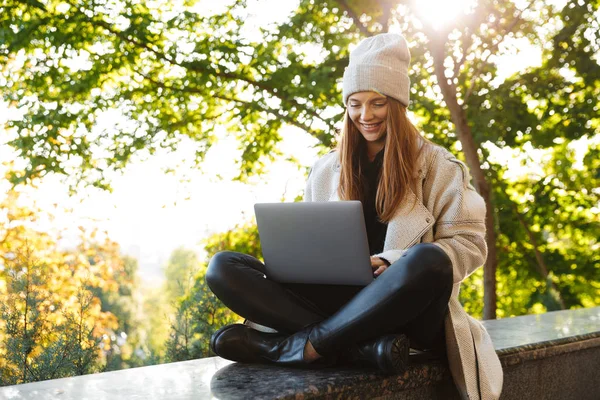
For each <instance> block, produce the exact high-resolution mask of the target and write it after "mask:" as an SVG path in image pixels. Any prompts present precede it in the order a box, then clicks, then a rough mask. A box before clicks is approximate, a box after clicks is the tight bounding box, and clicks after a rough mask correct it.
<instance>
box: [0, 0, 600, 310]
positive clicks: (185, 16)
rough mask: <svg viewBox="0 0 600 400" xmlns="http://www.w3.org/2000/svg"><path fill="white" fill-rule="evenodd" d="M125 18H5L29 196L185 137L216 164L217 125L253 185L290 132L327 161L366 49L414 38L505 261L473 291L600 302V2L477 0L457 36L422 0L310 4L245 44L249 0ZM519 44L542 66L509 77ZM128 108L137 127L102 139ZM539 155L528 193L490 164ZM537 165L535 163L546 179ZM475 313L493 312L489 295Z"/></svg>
mask: <svg viewBox="0 0 600 400" xmlns="http://www.w3.org/2000/svg"><path fill="white" fill-rule="evenodd" d="M116 4H118V6H115V7H112V8H111V7H108V6H105V5H98V4H97V3H95V2H89V1H84V2H83V3H82V2H79V3H78V5H77V6H74V5H73V4H71V3H69V2H55V1H50V2H48V3H47V4H45V5H41V4H40V3H31V2H28V3H20V2H14V1H9V2H8V3H6V4H5V5H3V6H1V10H0V11H2V13H0V15H1V16H0V20H1V21H2V23H3V24H2V26H3V31H2V32H3V37H4V39H5V40H4V44H0V61H2V62H0V65H3V67H2V71H1V75H0V76H2V80H1V81H0V85H3V86H4V87H3V96H4V99H5V101H7V102H9V104H10V107H12V108H13V109H19V110H21V111H22V112H23V118H17V119H15V120H13V121H10V122H9V128H13V129H12V130H11V132H12V137H11V139H10V140H9V143H10V145H11V146H13V147H14V148H15V149H16V150H17V151H18V152H19V154H20V156H21V157H22V158H24V159H25V160H27V161H28V165H27V168H26V169H25V170H24V171H20V172H19V171H15V172H14V173H13V175H12V178H11V179H12V181H13V182H14V183H20V182H29V181H31V180H32V179H36V178H37V177H41V176H44V175H46V174H48V173H59V174H65V175H68V176H72V177H75V178H76V179H79V180H83V181H85V182H88V183H91V184H95V185H97V186H100V187H108V186H109V182H108V181H107V172H108V171H110V170H112V169H119V168H122V167H123V166H124V165H125V164H126V163H127V162H128V161H129V160H130V159H131V157H132V155H133V154H136V153H140V152H142V153H152V152H154V151H155V150H156V149H157V148H161V147H176V146H177V143H178V140H179V138H180V137H182V136H188V137H191V138H193V139H195V140H196V141H197V143H198V153H197V155H198V161H201V160H202V157H203V156H204V154H205V153H206V151H207V150H208V149H209V148H210V146H211V144H212V143H214V140H215V137H214V135H213V129H214V126H216V125H217V124H222V125H224V126H226V127H227V128H228V130H229V131H230V132H231V134H232V135H236V137H237V138H238V139H239V142H240V146H241V147H242V149H243V150H244V151H243V155H242V157H241V159H240V161H239V166H240V177H241V178H243V177H246V176H248V175H250V174H252V173H256V172H260V171H261V167H262V166H263V165H264V163H265V162H266V161H268V160H269V159H270V158H272V157H275V156H276V155H277V151H276V150H277V143H278V141H279V140H280V139H281V136H280V128H281V127H282V126H283V125H284V124H285V125H292V126H296V127H299V128H301V129H303V130H304V131H306V132H308V133H309V134H311V135H313V136H314V137H315V138H317V139H318V140H319V142H320V144H321V145H322V147H323V148H328V147H330V146H331V145H332V144H334V143H335V140H334V132H335V131H334V125H335V123H336V122H337V121H339V119H340V116H341V113H342V112H343V109H342V108H341V107H340V92H339V85H337V83H338V82H339V80H340V79H341V76H342V73H343V67H344V66H345V65H346V64H347V58H348V54H349V47H350V45H352V44H354V43H356V42H358V41H359V40H360V39H361V38H362V37H365V36H368V35H372V34H374V33H377V32H381V31H388V30H401V31H402V32H403V33H404V34H405V35H406V36H407V37H408V38H409V39H410V42H411V45H412V47H411V53H412V56H413V57H412V58H413V61H412V67H411V72H410V73H411V77H412V82H413V84H412V87H411V98H412V100H413V101H412V104H411V111H412V113H413V114H414V117H415V120H416V122H417V123H418V125H419V126H420V127H421V128H422V130H423V131H424V132H425V135H426V136H427V137H429V138H431V139H433V140H434V141H436V142H438V143H440V144H443V145H444V146H446V147H448V148H450V149H451V150H453V151H455V152H456V153H457V154H458V155H459V157H463V159H464V160H465V161H466V162H467V163H468V165H469V167H470V169H471V173H472V175H473V183H474V185H475V186H476V187H477V189H478V191H479V192H480V193H481V194H482V196H483V197H484V199H485V201H486V204H487V207H488V214H487V215H488V218H487V231H488V247H489V250H490V255H489V257H488V260H487V262H486V265H485V269H484V274H483V277H482V278H481V277H479V275H476V276H474V277H473V278H472V279H471V281H469V282H467V283H466V285H465V287H467V288H472V286H473V284H474V283H475V282H482V283H483V285H484V286H485V288H486V290H485V293H484V300H485V301H484V303H485V307H484V308H483V310H482V315H483V316H484V317H485V318H494V317H495V316H496V315H499V316H506V315H513V313H522V312H528V311H543V310H546V309H553V308H556V307H559V308H560V307H576V306H582V305H590V304H598V302H597V301H598V300H597V299H598V295H597V293H598V285H597V282H598V280H597V279H598V278H597V277H596V275H597V273H593V272H592V273H590V271H594V270H597V269H598V261H597V259H596V258H595V256H594V254H595V252H596V253H597V250H598V242H597V238H598V235H597V226H598V213H597V211H595V210H597V209H598V203H599V200H598V196H599V193H598V187H600V185H599V183H598V179H599V178H598V166H597V164H595V163H594V161H593V160H594V156H596V157H597V145H598V131H599V129H600V122H599V119H598V115H599V113H598V108H599V106H600V105H599V101H598V99H599V98H600V83H599V82H600V79H599V74H600V68H599V67H598V52H599V48H598V43H599V42H600V27H599V26H598V24H597V13H598V8H599V2H598V0H577V1H576V0H569V1H567V2H566V3H565V4H564V6H562V5H561V6H562V8H558V6H556V5H555V2H550V1H544V0H532V1H530V2H526V3H523V2H516V1H508V0H505V1H497V0H479V1H477V2H475V4H474V6H473V7H472V8H470V9H466V10H464V11H462V12H461V13H459V14H458V15H457V16H456V17H455V18H453V19H452V21H451V22H450V23H447V24H445V25H441V24H439V25H436V24H434V23H431V22H429V20H428V14H427V13H426V12H421V11H420V10H421V8H419V4H420V2H417V1H389V0H378V1H364V0H352V1H343V0H329V1H325V2H314V1H312V0H300V1H298V6H297V8H296V9H295V11H294V12H293V13H292V14H291V15H290V16H289V18H287V19H284V20H282V21H278V22H276V23H273V24H271V25H269V26H266V27H263V29H262V30H261V37H260V40H255V39H251V38H252V36H251V35H246V33H245V32H246V31H247V29H249V27H248V26H247V25H246V20H247V11H246V9H245V7H246V4H245V2H243V1H234V2H232V3H229V4H227V5H226V6H224V11H222V12H217V13H214V14H211V15H209V14H206V13H202V12H200V11H198V9H197V8H194V7H195V6H196V4H195V3H194V2H190V3H185V4H184V5H181V6H180V5H178V6H175V5H172V4H171V3H168V2H158V3H152V5H141V4H136V3H133V2H130V1H127V0H125V1H121V2H117V3H116ZM515 41H521V42H523V41H525V42H527V43H529V44H530V45H531V46H533V48H535V49H539V51H540V52H541V65H540V66H534V67H528V68H527V69H526V70H523V71H520V72H519V73H518V74H515V75H514V76H510V77H508V78H502V77H500V76H499V62H498V60H499V59H501V58H500V57H499V56H501V55H502V54H504V53H507V52H510V51H511V50H510V47H508V50H507V49H506V48H507V46H509V45H510V43H512V42H515ZM75 58H77V59H79V60H83V61H84V62H83V63H79V64H77V63H74V62H73V59H75ZM113 109H116V110H119V112H120V113H121V114H122V115H123V116H125V117H126V118H127V119H128V121H130V122H129V123H128V124H124V125H121V126H115V127H111V128H106V127H101V128H99V127H98V126H97V121H98V120H99V119H100V118H102V115H103V112H105V111H107V110H113ZM95 127H96V128H98V129H99V130H94V128H95ZM575 141H579V142H580V143H583V142H584V141H588V142H589V143H588V151H587V154H586V155H585V156H584V157H583V160H584V161H583V162H582V163H581V164H580V163H579V161H576V160H575V158H574V156H573V155H572V154H571V153H572V151H573V150H572V148H570V147H569V146H570V144H571V143H574V142H575ZM99 150H101V151H99ZM533 150H535V151H544V152H546V153H545V154H547V155H548V157H547V159H545V160H542V164H543V165H541V170H542V173H541V174H531V173H530V174H529V175H528V176H527V177H526V178H525V177H524V178H522V179H520V180H519V182H516V181H514V180H513V179H512V178H511V179H508V178H506V177H505V175H506V173H507V169H506V167H505V166H502V165H498V163H495V162H493V161H492V156H493V155H494V154H497V153H501V152H507V151H511V152H517V153H519V154H521V155H525V156H526V155H527V153H528V152H531V151H533ZM533 161H538V160H532V161H531V162H527V161H526V162H525V164H527V165H526V166H527V167H530V169H535V168H534V167H537V166H535V165H533V164H535V163H534V162H533ZM571 166H572V167H571ZM578 184H585V185H586V186H584V188H585V190H578V189H580V188H581V186H578ZM532 188H535V190H533V189H532ZM575 192H576V195H577V196H575V197H573V196H571V195H570V194H575ZM532 201H539V202H540V205H541V206H537V205H533V206H532V205H531V204H530V203H531V202H532ZM580 208H581V210H580ZM567 225H568V227H567ZM564 235H570V236H564ZM496 250H500V251H496ZM496 270H498V274H497V273H496ZM497 276H498V285H496V278H497ZM532 283H533V284H532ZM590 283H591V284H590ZM496 286H498V291H499V292H500V294H501V296H499V297H498V298H497V297H496ZM575 289H577V290H582V294H581V295H578V294H575V293H574V292H573V290H575ZM469 293H470V295H469ZM583 293H585V294H583ZM509 294H510V295H509ZM467 295H469V296H468V297H465V296H467ZM471 295H472V296H471ZM514 296H517V297H516V298H515V301H514V303H510V304H508V303H507V302H508V301H511V302H512V301H513V300H512V298H513V297H514ZM509 299H510V300H509ZM463 300H465V301H469V302H475V303H476V302H480V301H481V293H480V290H477V291H476V292H475V291H471V290H470V289H469V290H468V291H467V292H465V293H464V296H463ZM514 304H519V306H517V307H515V306H514ZM497 305H498V306H499V307H500V309H499V312H497V310H496V306H497ZM471 308H472V309H473V310H475V309H479V307H478V306H475V305H474V306H473V307H471Z"/></svg>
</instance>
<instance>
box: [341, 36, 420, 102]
mask: <svg viewBox="0 0 600 400" xmlns="http://www.w3.org/2000/svg"><path fill="white" fill-rule="evenodd" d="M409 62H410V51H409V50H408V44H407V43H406V40H405V39H404V37H403V36H402V35H399V34H395V33H382V34H379V35H376V36H372V37H369V38H367V39H364V40H363V41H362V42H360V43H359V44H358V47H356V48H355V49H354V50H353V51H352V52H351V53H350V63H349V64H348V67H347V68H346V71H344V78H343V94H344V105H346V104H348V97H350V95H352V94H353V93H357V92H369V91H371V92H379V93H381V94H384V95H386V96H389V97H393V98H394V99H396V100H398V101H399V102H400V103H402V104H403V105H405V106H406V107H408V98H409V88H410V79H409V78H408V64H409Z"/></svg>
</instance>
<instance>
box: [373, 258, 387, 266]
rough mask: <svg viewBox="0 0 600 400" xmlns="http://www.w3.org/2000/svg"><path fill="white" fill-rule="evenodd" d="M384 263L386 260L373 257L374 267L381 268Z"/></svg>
mask: <svg viewBox="0 0 600 400" xmlns="http://www.w3.org/2000/svg"><path fill="white" fill-rule="evenodd" d="M382 265H386V264H385V262H384V261H383V260H382V259H381V258H379V257H371V267H372V268H373V269H375V268H379V267H381V266H382Z"/></svg>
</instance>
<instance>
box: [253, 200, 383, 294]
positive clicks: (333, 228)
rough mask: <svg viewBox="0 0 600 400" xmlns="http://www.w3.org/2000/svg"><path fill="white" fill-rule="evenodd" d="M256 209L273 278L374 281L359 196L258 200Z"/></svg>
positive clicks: (351, 282) (344, 282)
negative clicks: (356, 198)
mask: <svg viewBox="0 0 600 400" xmlns="http://www.w3.org/2000/svg"><path fill="white" fill-rule="evenodd" d="M254 212H255V214H256V222H257V224H258V234H259V237H260V243H261V247H262V252H263V258H264V260H265V266H266V269H267V275H268V276H269V278H270V279H273V280H275V281H277V282H282V283H313V284H333V285H361V286H363V285H368V284H369V283H371V282H372V281H373V270H372V268H371V261H370V259H369V242H368V240H367V231H366V228H365V219H364V215H363V210H362V204H361V202H360V201H329V202H306V203H257V204H255V205H254Z"/></svg>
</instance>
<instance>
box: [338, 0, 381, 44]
mask: <svg viewBox="0 0 600 400" xmlns="http://www.w3.org/2000/svg"><path fill="white" fill-rule="evenodd" d="M337 3H338V4H339V5H340V7H341V8H342V9H343V10H344V11H345V12H346V13H347V14H348V16H349V17H350V18H352V20H353V21H354V25H356V27H357V28H358V29H359V30H360V32H361V33H362V34H363V35H365V36H373V33H372V32H370V31H369V29H368V28H367V26H366V25H365V24H363V23H362V22H361V21H360V15H358V14H356V13H355V12H354V10H352V8H351V7H350V6H349V5H348V2H347V1H345V0H337Z"/></svg>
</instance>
